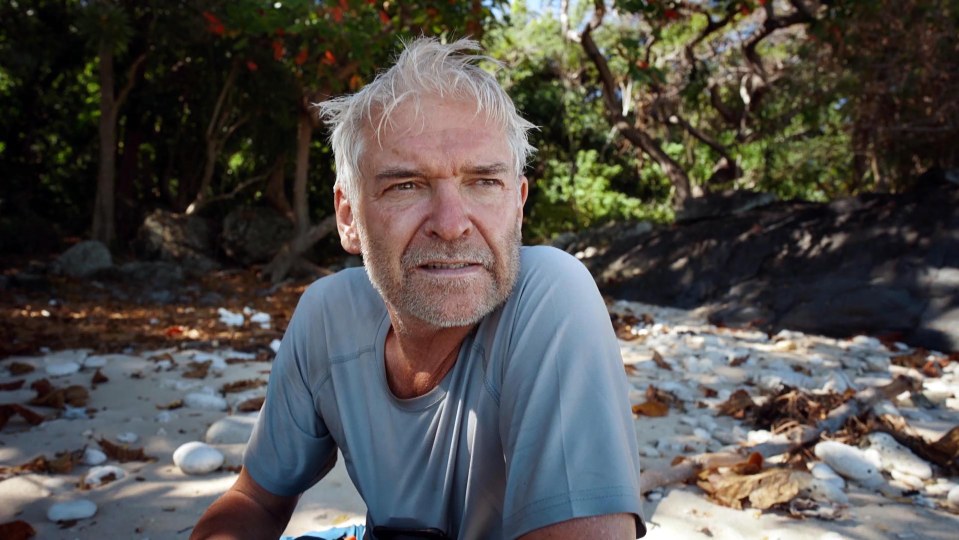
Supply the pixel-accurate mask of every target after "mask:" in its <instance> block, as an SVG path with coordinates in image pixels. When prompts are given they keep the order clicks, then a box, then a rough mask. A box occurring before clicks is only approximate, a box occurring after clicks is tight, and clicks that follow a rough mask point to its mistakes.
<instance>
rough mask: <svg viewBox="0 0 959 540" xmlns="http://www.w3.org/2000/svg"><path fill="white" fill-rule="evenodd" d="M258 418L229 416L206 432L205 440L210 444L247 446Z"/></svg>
mask: <svg viewBox="0 0 959 540" xmlns="http://www.w3.org/2000/svg"><path fill="white" fill-rule="evenodd" d="M255 424H256V416H255V415H254V416H227V417H225V418H221V419H219V420H217V421H216V422H214V423H213V425H211V426H210V428H209V429H207V430H206V436H205V437H204V440H205V441H206V442H207V443H209V444H246V442H247V441H249V440H250V435H251V434H252V433H253V426H254V425H255Z"/></svg>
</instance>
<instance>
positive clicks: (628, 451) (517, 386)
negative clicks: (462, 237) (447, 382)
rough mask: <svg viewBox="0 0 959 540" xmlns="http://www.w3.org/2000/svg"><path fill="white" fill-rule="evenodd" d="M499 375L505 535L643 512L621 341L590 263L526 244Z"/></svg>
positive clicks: (506, 312) (641, 528)
mask: <svg viewBox="0 0 959 540" xmlns="http://www.w3.org/2000/svg"><path fill="white" fill-rule="evenodd" d="M523 265H524V268H523V275H522V277H521V280H520V282H519V283H518V285H517V290H516V291H514V294H516V295H517V298H516V299H515V301H514V302H513V305H512V306H511V309H510V308H508V309H506V310H504V313H503V315H504V316H507V317H510V318H511V322H510V324H511V331H510V337H509V344H508V351H507V353H506V357H507V358H508V360H507V363H506V364H505V365H504V366H503V368H502V380H501V381H500V385H501V388H500V393H501V396H500V411H501V416H500V433H501V437H502V440H503V445H504V451H505V453H506V461H507V463H506V466H507V488H506V499H505V501H504V523H503V530H504V534H505V537H507V538H515V537H518V536H521V535H523V534H525V533H527V532H530V531H532V530H535V529H538V528H541V527H544V526H547V525H552V524H555V523H559V522H561V521H566V520H569V519H574V518H579V517H587V516H596V515H603V514H614V513H631V514H634V515H635V516H636V524H637V533H640V534H642V533H643V532H644V531H645V527H644V526H643V524H642V517H641V515H642V514H641V512H642V510H641V502H640V495H641V492H640V487H639V472H640V471H639V454H638V448H637V443H636V435H635V427H634V424H633V419H632V414H631V411H630V406H629V400H628V396H627V389H626V384H627V383H626V377H625V372H624V370H623V364H622V358H621V355H620V349H619V343H618V341H617V339H616V336H615V333H614V331H613V328H612V324H611V323H610V319H609V314H608V312H607V310H606V307H605V304H604V303H603V300H602V297H601V296H600V294H599V291H598V290H597V288H596V285H595V283H594V282H593V279H592V277H591V276H590V275H589V273H588V272H587V270H586V269H585V267H583V265H582V264H581V263H580V262H579V261H578V260H576V259H575V258H573V257H571V256H569V255H568V254H566V253H564V252H561V251H559V250H555V249H552V248H545V247H544V248H527V249H525V250H524V259H523Z"/></svg>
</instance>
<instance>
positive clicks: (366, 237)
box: [336, 98, 527, 328]
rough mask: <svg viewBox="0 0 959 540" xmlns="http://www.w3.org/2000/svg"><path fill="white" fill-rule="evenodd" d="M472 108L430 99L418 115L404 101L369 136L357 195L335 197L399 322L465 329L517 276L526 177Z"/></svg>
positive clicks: (352, 247) (344, 228)
mask: <svg viewBox="0 0 959 540" xmlns="http://www.w3.org/2000/svg"><path fill="white" fill-rule="evenodd" d="M475 111H476V107H475V105H474V104H472V103H463V102H455V101H454V102H450V101H443V100H440V99H434V98H429V99H423V100H422V101H421V104H420V114H419V115H418V116H417V115H415V114H414V110H413V107H412V106H411V105H410V104H404V105H403V106H401V107H400V108H398V109H397V110H396V111H395V112H394V113H393V114H392V115H391V117H390V122H389V125H388V126H387V127H385V128H384V130H383V132H382V134H381V136H380V139H379V142H377V140H376V139H375V138H373V136H372V135H371V134H369V133H368V134H367V144H366V145H365V146H366V149H367V150H366V153H365V154H364V156H363V158H362V165H361V167H360V175H361V179H360V185H359V186H358V187H359V201H355V202H354V204H352V205H351V204H350V203H349V202H348V201H346V202H345V204H344V201H345V197H343V196H342V194H340V193H338V194H337V201H336V203H337V204H336V206H337V219H338V222H339V225H340V233H341V237H342V239H343V244H344V247H346V248H347V250H348V251H351V252H354V253H355V252H356V251H357V250H358V251H360V252H361V253H362V254H363V260H364V262H365V264H366V268H367V272H368V273H369V275H370V280H371V281H372V282H373V285H374V287H376V289H377V290H378V291H379V292H380V294H381V295H382V296H383V298H384V300H385V301H386V303H387V305H388V306H389V307H390V309H391V311H392V313H393V314H394V315H395V316H398V317H399V318H400V320H401V321H404V322H406V321H409V318H410V317H412V318H413V319H415V320H417V321H420V322H423V323H427V324H428V325H430V326H432V327H439V328H449V327H456V326H468V325H471V324H474V323H476V322H478V321H479V320H480V319H481V318H483V317H484V316H485V315H486V314H488V313H489V312H490V311H492V310H493V309H495V308H496V307H497V306H498V305H499V304H501V303H502V302H503V301H504V300H505V299H506V297H507V296H508V295H509V293H510V291H511V290H512V288H513V285H514V284H515V283H516V276H517V274H518V272H519V247H520V230H521V225H522V218H523V203H524V202H525V200H526V193H527V184H526V178H525V177H520V176H518V174H517V172H516V171H514V170H513V165H512V163H513V159H512V156H511V154H510V152H509V147H508V145H507V144H506V137H505V133H503V132H502V130H501V129H499V128H496V127H493V126H492V124H487V122H486V118H485V116H484V115H482V114H480V115H477V114H476V113H475ZM349 227H354V229H352V230H351V229H350V228H349ZM351 232H352V233H354V234H353V236H352V240H351V239H350V238H351V236H350V233H351ZM357 244H358V245H357Z"/></svg>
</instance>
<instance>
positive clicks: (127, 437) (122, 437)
mask: <svg viewBox="0 0 959 540" xmlns="http://www.w3.org/2000/svg"><path fill="white" fill-rule="evenodd" d="M116 439H117V440H118V441H120V442H122V443H127V444H133V443H135V442H137V441H138V440H139V439H140V436H139V435H137V434H136V433H133V432H132V431H126V432H123V433H119V434H117V437H116Z"/></svg>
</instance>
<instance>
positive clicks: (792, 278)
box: [564, 181, 959, 351]
mask: <svg viewBox="0 0 959 540" xmlns="http://www.w3.org/2000/svg"><path fill="white" fill-rule="evenodd" d="M743 200H749V199H748V198H743ZM759 202H761V203H763V204H762V205H760V206H757V207H752V208H747V209H745V210H742V209H740V208H737V209H736V210H735V212H734V213H732V214H727V215H723V216H722V217H711V214H710V213H709V212H706V213H704V214H701V215H700V217H699V218H698V219H696V220H694V221H691V222H686V223H676V224H673V225H670V226H668V227H657V228H654V229H652V230H649V231H647V232H640V233H635V232H634V233H631V234H621V231H625V230H629V229H628V227H627V226H626V225H620V226H618V227H617V228H616V229H610V232H611V233H612V234H607V235H604V236H601V237H600V238H593V237H591V236H590V234H594V235H595V233H596V230H594V231H590V232H589V233H584V234H582V235H579V236H578V238H577V239H575V240H570V239H564V244H565V245H564V248H566V249H567V251H570V252H571V253H577V254H579V256H580V258H581V259H582V260H583V262H584V263H585V264H586V266H587V267H588V268H589V269H590V271H591V272H592V273H593V275H594V276H595V277H596V280H597V283H598V284H599V286H600V289H601V290H602V291H603V292H604V293H605V294H608V295H610V296H612V297H615V298H623V299H626V300H634V301H639V302H646V303H650V304H656V305H664V306H675V307H679V308H684V309H693V308H700V307H705V308H706V310H705V311H706V312H707V313H708V314H709V317H710V320H711V322H713V323H714V324H721V325H729V326H752V327H757V328H760V329H762V330H766V331H769V332H777V331H779V330H781V329H784V328H785V329H791V330H799V331H803V332H809V333H818V334H826V335H831V336H836V337H850V336H854V335H858V334H868V335H880V336H886V337H889V338H894V339H897V340H900V341H903V342H905V343H908V344H910V345H914V346H921V347H925V348H929V349H935V350H940V351H953V350H959V212H956V211H955V208H957V207H959V186H957V185H956V184H953V183H951V182H946V181H939V182H933V183H929V182H926V183H924V184H922V186H921V189H916V190H913V191H912V192H907V193H902V194H866V195H861V196H858V197H851V198H847V199H842V200H837V201H834V202H832V203H828V204H820V203H810V202H798V201H778V202H768V201H766V200H765V199H764V198H760V199H759ZM748 206H750V205H748V204H747V207H748ZM617 233H619V234H617ZM583 239H586V241H585V242H584V240H583ZM586 244H589V245H586ZM591 248H592V249H591ZM586 255H589V256H586Z"/></svg>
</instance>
